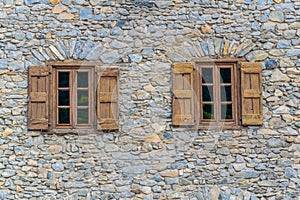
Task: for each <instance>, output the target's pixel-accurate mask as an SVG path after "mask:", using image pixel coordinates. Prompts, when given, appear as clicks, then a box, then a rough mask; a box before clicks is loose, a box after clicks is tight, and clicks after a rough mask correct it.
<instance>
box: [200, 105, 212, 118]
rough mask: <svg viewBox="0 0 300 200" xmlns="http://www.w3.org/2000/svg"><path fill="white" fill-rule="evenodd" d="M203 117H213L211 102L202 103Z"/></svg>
mask: <svg viewBox="0 0 300 200" xmlns="http://www.w3.org/2000/svg"><path fill="white" fill-rule="evenodd" d="M202 108H203V109H202V110H203V113H202V114H203V119H214V105H213V104H203V106H202Z"/></svg>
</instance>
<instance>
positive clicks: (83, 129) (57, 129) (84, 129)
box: [49, 65, 96, 133]
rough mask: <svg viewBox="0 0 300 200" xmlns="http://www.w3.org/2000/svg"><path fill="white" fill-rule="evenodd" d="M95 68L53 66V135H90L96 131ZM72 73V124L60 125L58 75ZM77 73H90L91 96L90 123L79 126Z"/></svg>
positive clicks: (51, 98) (51, 101) (51, 126)
mask: <svg viewBox="0 0 300 200" xmlns="http://www.w3.org/2000/svg"><path fill="white" fill-rule="evenodd" d="M94 68H95V66H89V65H88V66H82V65H73V66H69V65H53V66H52V68H51V75H52V76H51V77H50V80H51V84H50V98H49V101H50V110H52V112H50V115H51V116H50V119H51V124H50V130H51V132H53V133H89V132H95V130H96V114H95V110H96V106H95V102H96V101H95V99H96V91H95V77H94V75H95V69H94ZM59 72H70V84H69V90H70V106H69V107H70V124H59V123H58V107H59V106H58V95H57V92H58V90H59V87H58V85H57V84H58V73H59ZM77 72H88V73H89V75H88V77H89V83H88V91H89V92H88V96H89V103H88V104H89V115H88V116H89V123H88V124H84V125H80V124H77V115H76V113H77V112H76V110H77V107H78V106H77V92H75V91H77Z"/></svg>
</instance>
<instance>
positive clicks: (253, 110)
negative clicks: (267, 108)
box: [241, 62, 263, 125]
mask: <svg viewBox="0 0 300 200" xmlns="http://www.w3.org/2000/svg"><path fill="white" fill-rule="evenodd" d="M241 93H242V99H241V100H242V124H243V125H261V124H262V123H263V119H262V118H263V114H262V67H261V63H256V62H242V63H241Z"/></svg>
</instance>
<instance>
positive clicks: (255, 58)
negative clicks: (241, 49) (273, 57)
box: [246, 50, 268, 61]
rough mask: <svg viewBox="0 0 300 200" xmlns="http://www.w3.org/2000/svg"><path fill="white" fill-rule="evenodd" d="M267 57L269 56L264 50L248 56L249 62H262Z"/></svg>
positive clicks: (253, 52)
mask: <svg viewBox="0 0 300 200" xmlns="http://www.w3.org/2000/svg"><path fill="white" fill-rule="evenodd" d="M267 57H268V54H267V53H266V52H265V51H262V50H257V51H252V52H250V53H249V54H247V56H246V58H247V60H250V61H262V60H265V59H266V58H267Z"/></svg>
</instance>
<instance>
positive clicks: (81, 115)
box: [77, 109, 89, 124]
mask: <svg viewBox="0 0 300 200" xmlns="http://www.w3.org/2000/svg"><path fill="white" fill-rule="evenodd" d="M88 123H89V110H88V109H77V124H88Z"/></svg>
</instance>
